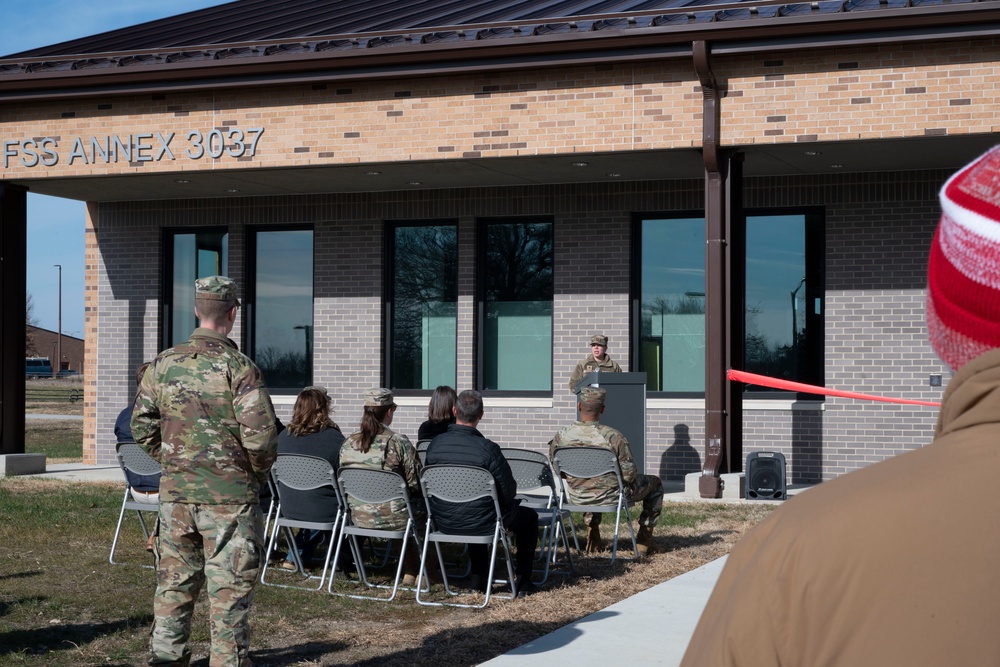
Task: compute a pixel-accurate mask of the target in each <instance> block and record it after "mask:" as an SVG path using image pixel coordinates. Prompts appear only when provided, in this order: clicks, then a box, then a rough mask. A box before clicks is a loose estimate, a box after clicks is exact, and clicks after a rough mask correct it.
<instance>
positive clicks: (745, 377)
mask: <svg viewBox="0 0 1000 667" xmlns="http://www.w3.org/2000/svg"><path fill="white" fill-rule="evenodd" d="M726 377H728V378H729V379H730V380H736V381H737V382H744V383H746V384H759V385H762V386H764V387H771V388H773V389H787V390H789V391H801V392H805V393H808V394H825V395H827V396H840V397H841V398H859V399H861V400H865V401H881V402H882V403H903V404H904V405H928V406H930V407H932V408H937V407H941V404H940V403H934V402H933V401H914V400H910V399H908V398H887V397H885V396H874V395H872V394H859V393H858V392H856V391H841V390H840V389H828V388H826V387H818V386H816V385H814V384H804V383H802V382H791V381H789V380H779V379H777V378H772V377H768V376H766V375H757V374H756V373H747V372H746V371H736V370H733V369H729V371H728V372H727V373H726Z"/></svg>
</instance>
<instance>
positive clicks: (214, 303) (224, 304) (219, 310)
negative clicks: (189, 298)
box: [194, 299, 236, 323]
mask: <svg viewBox="0 0 1000 667" xmlns="http://www.w3.org/2000/svg"><path fill="white" fill-rule="evenodd" d="M235 306H236V302H235V301H219V300H218V299H195V301H194V309H195V310H196V311H197V313H198V319H199V320H203V321H205V322H212V323H220V322H222V321H223V320H224V319H225V318H226V315H227V314H228V313H229V311H230V310H231V309H232V308H233V307H235Z"/></svg>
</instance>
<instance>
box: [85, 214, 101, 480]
mask: <svg viewBox="0 0 1000 667" xmlns="http://www.w3.org/2000/svg"><path fill="white" fill-rule="evenodd" d="M97 209H98V204H88V205H87V215H86V219H85V221H84V225H85V230H86V241H85V246H84V260H83V274H84V277H83V282H84V285H85V287H84V294H83V317H84V321H83V329H84V334H83V336H84V346H85V347H86V351H87V355H88V358H89V359H90V360H91V362H92V363H89V364H87V365H86V367H85V368H84V372H83V462H84V463H91V464H92V463H97V440H96V437H97V436H96V434H97V377H98V376H97V363H96V362H97V359H98V353H99V348H98V337H97V322H98V310H97V290H98V287H99V285H98V281H97V275H98V268H99V266H98V265H99V262H100V251H99V249H98V247H97V213H98V211H97Z"/></svg>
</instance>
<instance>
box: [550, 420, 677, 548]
mask: <svg viewBox="0 0 1000 667" xmlns="http://www.w3.org/2000/svg"><path fill="white" fill-rule="evenodd" d="M558 447H603V448H604V449H610V450H611V451H613V452H614V453H615V456H617V457H618V465H619V467H620V468H621V471H622V481H623V482H624V483H625V493H626V495H627V496H628V499H629V501H630V502H631V501H639V500H641V501H642V514H640V515H639V525H641V526H649V527H650V528H652V527H653V526H655V525H656V522H657V520H658V519H659V518H660V512H661V511H662V510H663V482H662V481H660V478H659V477H654V476H653V475H641V474H637V473H636V469H635V462H634V461H633V460H632V450H631V449H629V446H628V440H626V439H625V436H624V435H622V434H621V431H619V430H617V429H614V428H612V427H610V426H606V425H605V424H602V423H600V422H596V421H595V422H582V421H578V422H575V423H574V424H572V425H571V426H567V427H566V428H564V429H563V430H561V431H559V432H558V433H556V436H555V437H554V438H553V439H552V441H551V442H550V443H549V460H552V459H553V454H554V453H555V451H556V448H558ZM566 491H567V494H568V495H569V499H570V502H571V503H573V504H575V505H603V504H606V503H613V502H615V501H616V500H617V496H618V482H617V481H616V480H615V477H614V475H602V476H601V477H592V478H590V479H578V478H575V477H568V478H566ZM583 520H584V522H585V523H586V524H587V525H588V526H597V525H599V524H600V523H601V515H600V514H596V513H593V512H587V513H586V514H584V517H583Z"/></svg>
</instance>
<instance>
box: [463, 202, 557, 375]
mask: <svg viewBox="0 0 1000 667" xmlns="http://www.w3.org/2000/svg"><path fill="white" fill-rule="evenodd" d="M552 238H553V233H552V222H551V221H547V220H543V219H537V218H532V219H521V220H517V221H511V220H487V221H484V222H483V226H482V234H481V236H480V240H479V262H478V267H479V295H480V296H479V318H478V319H479V322H478V325H479V327H478V334H479V355H478V356H479V368H478V377H479V386H480V388H481V389H483V390H498V391H518V392H530V391H540V392H551V391H552V293H553V277H552V263H553V254H552Z"/></svg>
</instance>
